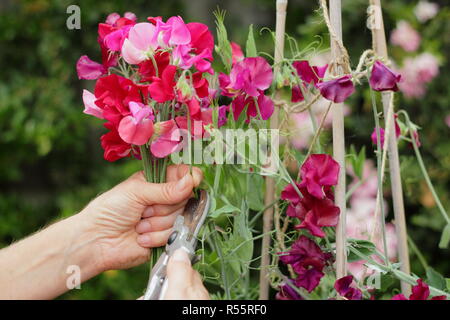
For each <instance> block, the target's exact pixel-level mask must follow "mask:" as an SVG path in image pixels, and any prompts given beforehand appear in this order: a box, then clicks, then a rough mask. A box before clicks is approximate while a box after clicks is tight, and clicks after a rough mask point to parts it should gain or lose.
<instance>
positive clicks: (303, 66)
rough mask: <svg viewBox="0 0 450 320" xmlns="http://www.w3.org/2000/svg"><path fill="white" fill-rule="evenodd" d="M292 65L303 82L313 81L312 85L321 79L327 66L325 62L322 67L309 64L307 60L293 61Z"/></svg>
mask: <svg viewBox="0 0 450 320" xmlns="http://www.w3.org/2000/svg"><path fill="white" fill-rule="evenodd" d="M292 66H293V67H294V68H295V70H296V71H297V74H298V76H299V77H300V79H301V80H302V81H304V82H305V84H310V83H313V84H314V85H316V84H317V83H319V82H320V81H321V79H322V78H323V77H324V75H325V72H326V71H327V68H328V65H327V64H326V65H324V66H322V67H317V66H310V64H309V62H308V61H307V60H300V61H294V63H292Z"/></svg>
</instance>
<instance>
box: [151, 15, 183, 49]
mask: <svg viewBox="0 0 450 320" xmlns="http://www.w3.org/2000/svg"><path fill="white" fill-rule="evenodd" d="M156 28H157V29H158V32H162V40H163V42H164V43H165V44H166V45H168V46H177V45H187V44H189V43H190V42H191V33H190V32H189V29H188V27H187V26H186V24H185V23H184V21H183V19H182V18H181V17H180V16H177V17H170V18H169V19H168V20H167V22H166V23H164V22H162V20H158V21H157V23H156Z"/></svg>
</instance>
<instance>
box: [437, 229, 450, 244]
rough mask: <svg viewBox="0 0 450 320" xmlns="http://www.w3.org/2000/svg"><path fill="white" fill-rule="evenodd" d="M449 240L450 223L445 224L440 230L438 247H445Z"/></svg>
mask: <svg viewBox="0 0 450 320" xmlns="http://www.w3.org/2000/svg"><path fill="white" fill-rule="evenodd" d="M449 242H450V224H447V225H446V226H445V228H444V230H443V231H442V235H441V241H439V248H441V249H447V248H448V243H449Z"/></svg>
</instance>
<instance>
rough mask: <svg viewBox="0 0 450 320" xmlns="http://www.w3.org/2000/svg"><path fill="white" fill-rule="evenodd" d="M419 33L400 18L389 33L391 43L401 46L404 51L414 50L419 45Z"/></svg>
mask: <svg viewBox="0 0 450 320" xmlns="http://www.w3.org/2000/svg"><path fill="white" fill-rule="evenodd" d="M420 40H421V38H420V35H419V33H418V32H417V31H416V30H415V29H414V28H413V27H411V25H410V24H409V23H408V22H406V21H404V20H401V21H399V22H398V23H397V28H395V29H394V30H393V31H392V33H391V43H392V44H394V45H397V46H400V47H402V48H403V49H404V50H405V51H408V52H412V51H416V50H417V49H418V48H419V45H420Z"/></svg>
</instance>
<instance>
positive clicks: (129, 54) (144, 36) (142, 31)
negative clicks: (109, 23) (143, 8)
mask: <svg viewBox="0 0 450 320" xmlns="http://www.w3.org/2000/svg"><path fill="white" fill-rule="evenodd" d="M155 35H156V27H155V26H154V25H153V24H151V23H147V22H142V23H137V24H135V25H134V26H133V27H132V28H131V29H130V30H129V33H128V38H127V39H125V41H124V42H123V46H122V57H123V59H124V60H125V61H126V62H128V63H129V64H139V63H141V62H142V61H145V60H147V57H148V55H153V54H154V52H155V50H156V49H157V48H158V42H157V39H156V37H155Z"/></svg>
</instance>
